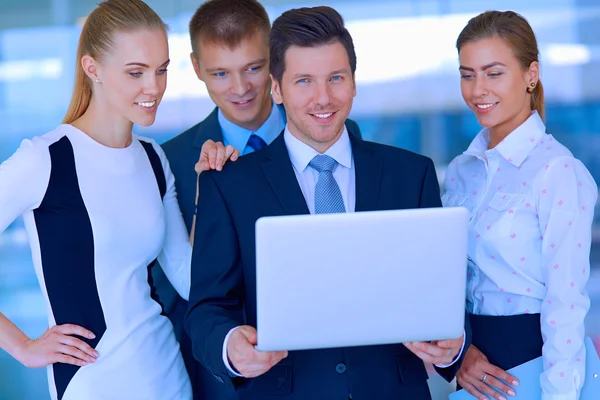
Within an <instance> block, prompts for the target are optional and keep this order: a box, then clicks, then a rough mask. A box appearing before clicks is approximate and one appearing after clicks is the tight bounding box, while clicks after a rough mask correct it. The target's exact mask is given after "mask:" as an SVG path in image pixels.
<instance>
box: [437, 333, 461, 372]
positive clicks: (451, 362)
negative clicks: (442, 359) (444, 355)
mask: <svg viewBox="0 0 600 400" xmlns="http://www.w3.org/2000/svg"><path fill="white" fill-rule="evenodd" d="M466 341H467V333H466V332H465V331H464V330H463V343H462V346H461V347H460V351H459V352H458V354H457V355H456V357H454V360H452V361H450V362H449V363H447V364H435V366H436V367H438V368H448V367H451V366H453V365H454V364H455V363H456V362H457V361H458V360H459V359H460V357H461V356H462V353H463V351H464V350H465V342H466Z"/></svg>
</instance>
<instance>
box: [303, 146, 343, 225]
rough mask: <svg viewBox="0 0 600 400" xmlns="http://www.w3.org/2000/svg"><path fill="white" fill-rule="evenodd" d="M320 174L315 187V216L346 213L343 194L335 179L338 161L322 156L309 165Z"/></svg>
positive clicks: (316, 157)
mask: <svg viewBox="0 0 600 400" xmlns="http://www.w3.org/2000/svg"><path fill="white" fill-rule="evenodd" d="M308 165H310V166H311V167H312V168H314V169H315V170H317V171H318V172H319V179H318V180H317V185H316V186H315V214H330V213H343V212H346V208H345V207H344V199H343V198H342V192H341V191H340V187H339V186H338V184H337V182H336V181H335V178H334V177H333V169H334V168H335V166H336V165H337V161H335V160H334V159H333V158H331V157H329V156H326V155H324V154H320V155H318V156H315V158H313V159H312V160H311V162H310V163H309V164H308Z"/></svg>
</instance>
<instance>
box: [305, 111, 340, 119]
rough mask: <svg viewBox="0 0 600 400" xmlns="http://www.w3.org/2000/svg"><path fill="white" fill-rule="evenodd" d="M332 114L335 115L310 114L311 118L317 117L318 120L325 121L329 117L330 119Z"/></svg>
mask: <svg viewBox="0 0 600 400" xmlns="http://www.w3.org/2000/svg"><path fill="white" fill-rule="evenodd" d="M333 114H335V112H330V113H321V114H310V115H312V116H313V117H317V118H320V119H327V118H329V117H331V116H332V115H333Z"/></svg>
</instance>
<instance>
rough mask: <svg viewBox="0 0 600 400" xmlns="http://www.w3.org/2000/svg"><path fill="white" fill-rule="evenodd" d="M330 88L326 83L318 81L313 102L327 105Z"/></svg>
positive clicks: (323, 105)
mask: <svg viewBox="0 0 600 400" xmlns="http://www.w3.org/2000/svg"><path fill="white" fill-rule="evenodd" d="M330 90H331V88H330V87H329V85H328V84H327V83H319V84H318V85H317V92H316V93H315V103H316V104H318V105H320V106H322V107H327V105H328V104H329V100H330V98H331V93H330Z"/></svg>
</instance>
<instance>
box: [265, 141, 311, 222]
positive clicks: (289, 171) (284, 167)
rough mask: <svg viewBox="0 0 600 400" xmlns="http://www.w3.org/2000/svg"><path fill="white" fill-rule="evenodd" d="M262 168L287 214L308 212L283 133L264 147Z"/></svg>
mask: <svg viewBox="0 0 600 400" xmlns="http://www.w3.org/2000/svg"><path fill="white" fill-rule="evenodd" d="M264 154H265V157H266V160H265V161H264V162H263V163H262V169H263V171H264V173H265V175H266V177H267V180H268V181H269V184H270V185H271V187H272V188H273V191H274V192H275V195H276V196H277V199H278V200H279V202H280V203H281V205H282V206H283V209H284V210H285V212H286V213H287V214H289V215H299V214H308V213H309V211H308V206H307V205H306V200H305V199H304V195H303V194H302V190H301V189H300V186H299V185H298V180H297V179H296V174H295V173H294V167H293V166H292V162H291V161H290V156H289V153H288V150H287V147H286V146H285V141H284V140H283V133H282V134H281V135H279V136H278V137H277V138H276V139H275V140H274V141H273V143H271V145H270V146H268V147H267V148H265V150H264Z"/></svg>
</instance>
